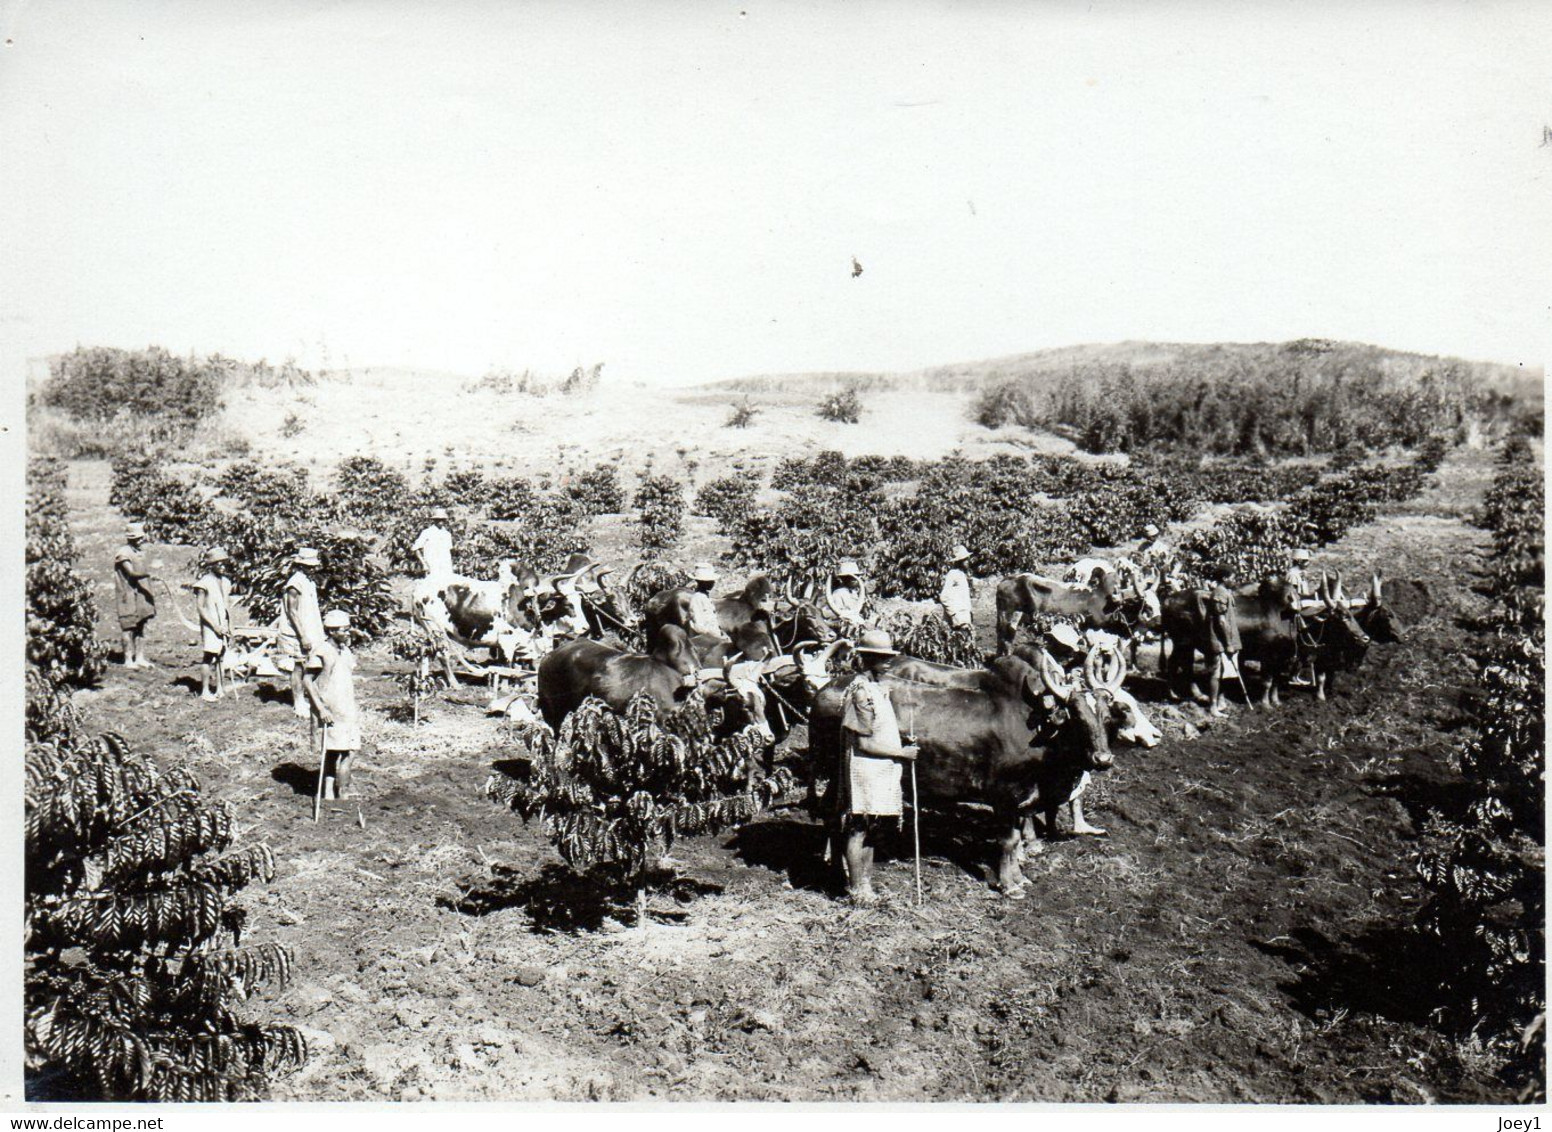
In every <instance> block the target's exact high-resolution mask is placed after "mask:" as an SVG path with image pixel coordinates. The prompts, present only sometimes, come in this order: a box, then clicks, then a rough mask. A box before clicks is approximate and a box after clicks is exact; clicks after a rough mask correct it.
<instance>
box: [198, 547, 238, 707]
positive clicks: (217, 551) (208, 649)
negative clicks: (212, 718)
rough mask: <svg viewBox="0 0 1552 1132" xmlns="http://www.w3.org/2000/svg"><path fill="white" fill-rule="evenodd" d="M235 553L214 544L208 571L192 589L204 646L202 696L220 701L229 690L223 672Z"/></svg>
mask: <svg viewBox="0 0 1552 1132" xmlns="http://www.w3.org/2000/svg"><path fill="white" fill-rule="evenodd" d="M231 560H232V556H231V555H229V554H227V552H226V547H224V546H213V547H211V548H210V550H209V551H208V552H207V553H206V555H205V572H204V574H203V575H202V576H201V577H200V579H199V581H197V582H195V583H194V585H193V586H192V587H190V588H192V589H193V590H194V592H195V593H196V594H197V595H198V597H197V598H196V602H197V604H198V607H199V638H200V648H201V649H202V650H203V651H204V654H205V655H204V661H203V663H202V664H201V666H200V689H199V692H200V698H201V699H205V700H219V699H220V698H221V695H222V693H223V692H224V691H225V690H226V681H225V678H224V676H223V674H222V671H221V662H222V658H223V657H225V656H226V642H227V640H228V639H229V638H230V637H231V635H232V579H231V578H229V577H228V576H227V571H228V569H229V568H230V563H231Z"/></svg>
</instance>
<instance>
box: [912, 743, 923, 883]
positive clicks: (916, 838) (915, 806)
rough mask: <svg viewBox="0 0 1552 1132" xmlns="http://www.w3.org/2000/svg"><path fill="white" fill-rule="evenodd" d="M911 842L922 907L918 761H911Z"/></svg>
mask: <svg viewBox="0 0 1552 1132" xmlns="http://www.w3.org/2000/svg"><path fill="white" fill-rule="evenodd" d="M911 840H912V842H913V843H914V847H915V850H916V905H917V907H921V902H922V880H921V802H920V801H919V800H918V796H917V793H916V760H915V759H912V760H911Z"/></svg>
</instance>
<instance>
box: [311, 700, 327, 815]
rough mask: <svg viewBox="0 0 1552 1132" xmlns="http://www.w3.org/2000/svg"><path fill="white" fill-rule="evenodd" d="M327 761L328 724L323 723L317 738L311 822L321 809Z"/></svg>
mask: <svg viewBox="0 0 1552 1132" xmlns="http://www.w3.org/2000/svg"><path fill="white" fill-rule="evenodd" d="M328 762H329V725H328V724H324V725H323V730H322V731H321V732H320V733H319V738H318V788H317V789H316V790H315V791H314V792H313V824H314V825H316V824H317V823H318V815H319V814H320V813H321V812H322V811H323V768H324V767H325V766H326V765H328Z"/></svg>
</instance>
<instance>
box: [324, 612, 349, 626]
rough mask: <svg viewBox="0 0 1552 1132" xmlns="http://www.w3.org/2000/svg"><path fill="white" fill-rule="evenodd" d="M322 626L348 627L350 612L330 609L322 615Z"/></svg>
mask: <svg viewBox="0 0 1552 1132" xmlns="http://www.w3.org/2000/svg"><path fill="white" fill-rule="evenodd" d="M323 627H324V628H325V629H348V628H350V614H348V613H346V612H345V611H344V610H343V609H331V610H329V612H327V613H325V614H324V615H323Z"/></svg>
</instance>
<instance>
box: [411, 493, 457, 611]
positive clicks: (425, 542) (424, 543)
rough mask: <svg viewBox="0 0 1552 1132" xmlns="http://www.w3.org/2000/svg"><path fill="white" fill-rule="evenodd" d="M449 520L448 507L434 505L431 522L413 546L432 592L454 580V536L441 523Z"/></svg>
mask: <svg viewBox="0 0 1552 1132" xmlns="http://www.w3.org/2000/svg"><path fill="white" fill-rule="evenodd" d="M445 522H447V508H446V507H433V508H432V509H431V524H430V526H428V527H427V528H426V529H425V530H423V531H421V532H420V537H419V538H417V539H416V540H415V545H414V546H413V547H411V549H412V550H414V552H415V557H416V558H418V559H419V560H420V569H421V573H422V575H423V576H424V578H425V580H426V581H427V583H429V585H428V587H427V588H428V589H429V590H430V592H433V593H434V592H436V590H439V589H442V588H444V587H445V586H447V585H448V583H450V582H451V581H452V580H453V576H454V575H453V536H452V535H451V534H450V533H449V532H448V530H447V528H446V527H443V526H441V525H439V524H441V523H445Z"/></svg>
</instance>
